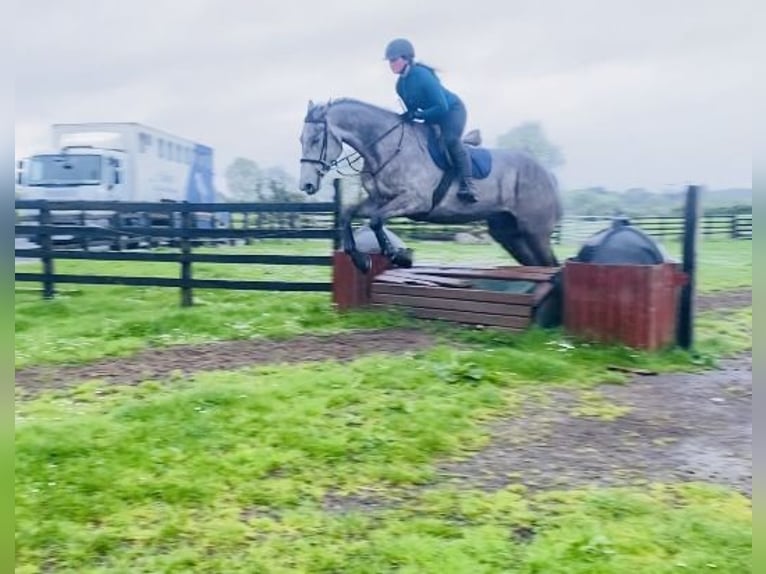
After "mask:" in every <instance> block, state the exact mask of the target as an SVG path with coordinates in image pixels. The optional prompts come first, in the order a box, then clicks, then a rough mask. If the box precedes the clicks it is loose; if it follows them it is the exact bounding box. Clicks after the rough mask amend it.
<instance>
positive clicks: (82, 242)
mask: <svg viewBox="0 0 766 574" xmlns="http://www.w3.org/2000/svg"><path fill="white" fill-rule="evenodd" d="M87 223H88V216H87V215H86V212H85V210H84V209H83V210H82V211H81V212H80V225H81V226H82V227H85V226H86V224H87ZM89 244H90V242H89V241H88V235H87V234H86V233H84V232H83V234H82V238H81V239H80V247H82V250H83V251H89V250H90V249H89V247H90V245H89Z"/></svg>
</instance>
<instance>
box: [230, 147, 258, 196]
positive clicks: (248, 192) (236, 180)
mask: <svg viewBox="0 0 766 574" xmlns="http://www.w3.org/2000/svg"><path fill="white" fill-rule="evenodd" d="M226 184H227V186H228V188H229V199H231V200H232V201H243V202H249V201H263V199H264V198H263V177H262V174H261V169H260V168H259V167H258V164H257V163H255V162H254V161H253V160H251V159H246V158H243V157H238V158H237V159H235V160H234V161H233V162H232V163H231V165H230V166H229V167H228V168H226Z"/></svg>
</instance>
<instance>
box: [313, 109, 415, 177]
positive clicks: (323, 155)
mask: <svg viewBox="0 0 766 574" xmlns="http://www.w3.org/2000/svg"><path fill="white" fill-rule="evenodd" d="M305 123H307V124H322V125H323V126H324V132H323V138H322V149H321V150H320V152H319V157H318V158H309V157H302V158H301V160H300V161H301V163H314V164H319V165H321V166H322V170H323V171H325V172H328V171H330V170H331V169H332V168H334V167H337V166H338V165H339V164H341V163H343V162H346V163H347V164H348V166H349V167H350V168H351V169H352V170H354V172H356V173H358V174H360V173H362V172H363V171H364V170H361V169H357V168H356V167H355V166H354V164H355V163H356V162H357V161H359V160H360V159H361V158H362V154H361V153H360V152H358V151H353V152H351V153H348V154H346V155H345V156H342V157H339V158H338V159H335V160H333V161H330V162H328V161H327V132H328V129H327V120H326V119H321V120H305ZM404 124H405V122H404V120H402V121H400V122H398V123H396V124H394V125H393V126H392V127H390V128H388V129H387V130H386V131H385V132H383V133H382V134H381V135H379V136H378V137H377V138H375V139H374V140H372V141H371V142H370V143H368V144H365V146H364V147H365V148H371V147H373V146H374V145H375V144H376V143H378V142H379V141H381V140H382V139H383V138H385V137H386V136H387V135H388V134H390V133H391V132H393V131H394V130H395V129H396V128H397V127H401V131H400V132H399V143H397V144H396V149H395V150H394V153H392V154H391V156H390V157H389V158H388V159H387V160H386V161H384V162H383V163H381V164H380V165H379V166H378V169H376V170H375V171H371V172H367V173H369V174H370V175H371V176H372V177H375V176H376V175H378V173H380V172H381V171H382V170H383V168H384V167H386V166H387V165H388V164H389V163H390V162H391V160H393V159H394V158H395V157H396V156H397V155H399V152H400V151H402V142H403V141H404ZM352 158H353V159H352ZM338 171H339V173H341V175H349V174H344V173H342V172H340V170H338Z"/></svg>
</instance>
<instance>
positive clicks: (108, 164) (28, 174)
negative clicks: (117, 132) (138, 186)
mask: <svg viewBox="0 0 766 574" xmlns="http://www.w3.org/2000/svg"><path fill="white" fill-rule="evenodd" d="M124 166H125V154H124V152H122V151H119V150H112V149H100V148H95V147H65V148H63V149H62V150H61V151H60V152H54V153H42V154H36V155H33V156H31V157H29V158H27V159H24V160H21V161H20V162H19V163H18V166H17V172H16V184H17V196H18V197H19V198H20V199H48V200H51V201H55V200H60V201H71V200H89V201H116V200H120V199H124V197H125V195H126V194H125V190H124V188H125V173H124Z"/></svg>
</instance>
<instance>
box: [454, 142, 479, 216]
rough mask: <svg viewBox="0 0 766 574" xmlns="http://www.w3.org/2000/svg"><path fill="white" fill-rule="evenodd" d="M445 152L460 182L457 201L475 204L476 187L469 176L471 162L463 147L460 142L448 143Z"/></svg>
mask: <svg viewBox="0 0 766 574" xmlns="http://www.w3.org/2000/svg"><path fill="white" fill-rule="evenodd" d="M447 151H449V154H450V158H451V159H452V166H453V167H454V168H455V173H456V175H457V178H458V181H459V182H460V189H459V190H458V192H457V197H458V199H460V200H461V201H464V202H466V203H476V201H477V198H476V186H475V185H474V183H473V177H472V176H471V160H470V158H469V157H468V153H467V152H466V151H465V148H464V147H463V143H462V142H461V141H460V140H456V141H453V142H450V144H449V145H448V146H447Z"/></svg>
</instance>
